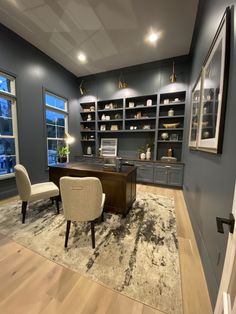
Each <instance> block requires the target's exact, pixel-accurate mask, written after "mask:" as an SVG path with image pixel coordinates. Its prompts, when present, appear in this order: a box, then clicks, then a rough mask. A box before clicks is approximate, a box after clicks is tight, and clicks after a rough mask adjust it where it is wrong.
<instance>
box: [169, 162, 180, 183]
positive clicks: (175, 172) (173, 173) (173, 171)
mask: <svg viewBox="0 0 236 314" xmlns="http://www.w3.org/2000/svg"><path fill="white" fill-rule="evenodd" d="M168 184H169V185H173V186H182V184H183V166H170V168H168Z"/></svg>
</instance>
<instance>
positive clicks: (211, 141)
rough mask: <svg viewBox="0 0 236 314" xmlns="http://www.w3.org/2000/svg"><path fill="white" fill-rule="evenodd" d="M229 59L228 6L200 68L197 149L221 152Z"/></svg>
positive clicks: (215, 152)
mask: <svg viewBox="0 0 236 314" xmlns="http://www.w3.org/2000/svg"><path fill="white" fill-rule="evenodd" d="M229 60H230V8H229V7H227V8H226V10H225V12H224V15H223V17H222V20H221V22H220V24H219V27H218V29H217V32H216V34H215V37H214V39H213V42H212V44H211V47H210V49H209V52H208V54H207V57H206V59H205V62H204V64H203V69H202V76H201V80H202V97H201V110H200V118H199V131H198V139H197V148H198V149H199V150H203V151H206V152H209V153H214V154H221V153H222V147H223V131H224V120H225V111H226V101H227V87H228V77H229Z"/></svg>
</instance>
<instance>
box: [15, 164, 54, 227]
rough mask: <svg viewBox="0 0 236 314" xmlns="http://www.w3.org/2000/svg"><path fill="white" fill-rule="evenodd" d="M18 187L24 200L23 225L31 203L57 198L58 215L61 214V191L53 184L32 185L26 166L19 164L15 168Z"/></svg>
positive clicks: (22, 210) (22, 209)
mask: <svg viewBox="0 0 236 314" xmlns="http://www.w3.org/2000/svg"><path fill="white" fill-rule="evenodd" d="M14 169H15V175H16V185H17V189H18V193H19V196H20V199H21V200H22V208H21V213H22V223H24V222H25V216H26V209H27V205H28V202H29V201H36V200H40V199H44V198H55V199H56V205H57V213H58V214H59V189H58V187H57V186H56V184H54V183H53V182H44V183H37V184H31V182H30V178H29V176H28V173H27V171H26V169H25V167H24V166H22V165H20V164H17V165H16V166H15V167H14Z"/></svg>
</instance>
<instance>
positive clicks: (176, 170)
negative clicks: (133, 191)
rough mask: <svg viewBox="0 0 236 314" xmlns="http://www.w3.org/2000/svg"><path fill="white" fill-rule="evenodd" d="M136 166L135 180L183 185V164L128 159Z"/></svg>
mask: <svg viewBox="0 0 236 314" xmlns="http://www.w3.org/2000/svg"><path fill="white" fill-rule="evenodd" d="M129 163H132V164H133V165H135V166H136V167H137V182H140V183H153V184H162V185H170V186H177V187H181V186H182V185H183V172H184V165H183V164H170V163H163V162H160V163H158V162H141V161H138V162H137V161H129Z"/></svg>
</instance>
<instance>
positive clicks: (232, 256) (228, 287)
mask: <svg viewBox="0 0 236 314" xmlns="http://www.w3.org/2000/svg"><path fill="white" fill-rule="evenodd" d="M232 214H233V216H234V217H236V184H235V189H234V201H233V209H232ZM223 220H224V219H223ZM224 230H225V232H228V226H227V225H224ZM231 231H232V233H231V232H229V237H228V244H227V250H226V255H225V262H224V268H223V273H222V277H221V283H220V289H219V292H218V298H217V302H216V307H215V311H214V314H222V313H224V314H236V224H235V225H234V228H233V230H231Z"/></svg>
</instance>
